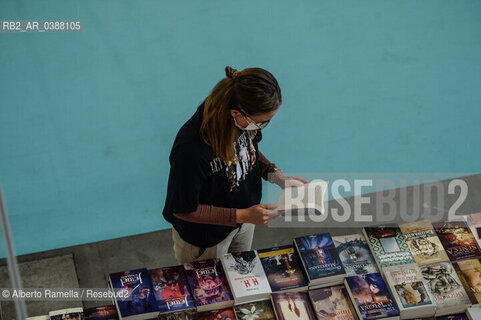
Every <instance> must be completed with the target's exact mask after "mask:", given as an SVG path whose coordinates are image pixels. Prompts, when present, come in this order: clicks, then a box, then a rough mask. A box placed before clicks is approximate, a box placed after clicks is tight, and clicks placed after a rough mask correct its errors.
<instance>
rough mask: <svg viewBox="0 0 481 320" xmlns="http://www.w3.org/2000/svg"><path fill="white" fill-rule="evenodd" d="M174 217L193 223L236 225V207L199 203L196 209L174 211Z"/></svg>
mask: <svg viewBox="0 0 481 320" xmlns="http://www.w3.org/2000/svg"><path fill="white" fill-rule="evenodd" d="M174 216H175V217H176V218H179V219H182V220H184V221H188V222H193V223H203V224H217V225H222V226H232V227H235V226H237V223H236V209H235V208H222V207H216V206H210V205H206V204H199V205H198V206H197V210H196V211H194V212H189V213H174Z"/></svg>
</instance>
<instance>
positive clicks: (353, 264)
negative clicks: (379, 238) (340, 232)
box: [332, 234, 379, 277]
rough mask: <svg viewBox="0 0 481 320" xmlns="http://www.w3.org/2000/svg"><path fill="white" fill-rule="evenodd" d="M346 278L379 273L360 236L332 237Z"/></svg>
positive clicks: (362, 237)
mask: <svg viewBox="0 0 481 320" xmlns="http://www.w3.org/2000/svg"><path fill="white" fill-rule="evenodd" d="M332 240H333V241H334V245H335V246H336V250H337V253H338V255H339V258H340V259H341V262H342V265H343V266H344V270H346V275H347V276H348V277H350V276H355V275H360V274H368V273H375V272H379V269H378V268H377V265H376V261H375V260H374V257H373V256H372V253H371V249H369V246H368V244H367V242H366V239H365V238H364V236H363V235H362V234H351V235H347V236H336V237H332Z"/></svg>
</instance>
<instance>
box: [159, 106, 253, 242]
mask: <svg viewBox="0 0 481 320" xmlns="http://www.w3.org/2000/svg"><path fill="white" fill-rule="evenodd" d="M204 102H205V101H204ZM204 102H202V104H201V105H200V106H199V107H198V108H197V111H196V112H195V113H194V115H193V116H192V117H191V118H190V119H189V120H188V121H187V122H186V123H185V124H184V125H183V126H182V127H181V128H180V130H179V132H178V133H177V136H176V138H175V141H174V144H173V146H172V151H171V153H170V157H169V162H170V173H169V181H168V185H167V196H166V200H165V206H164V210H163V215H164V218H165V219H166V220H167V221H168V222H170V223H171V224H172V225H173V227H174V228H175V230H177V232H178V233H179V235H180V236H181V237H182V239H184V240H185V241H187V242H189V243H190V244H192V245H195V246H198V247H204V248H206V247H211V246H214V245H216V244H218V243H219V242H221V241H222V240H224V239H225V238H226V237H227V235H228V234H229V233H230V232H231V231H232V230H234V229H235V228H236V227H229V226H220V225H211V224H199V223H191V222H187V221H184V220H182V219H178V218H176V217H175V216H174V215H173V214H174V213H176V214H182V213H189V212H194V211H196V210H197V205H199V204H207V205H212V206H217V207H224V208H237V209H244V208H248V207H250V206H253V205H256V204H259V203H260V201H261V197H262V180H261V171H260V169H259V165H258V161H257V159H258V148H257V143H258V142H259V141H260V140H261V139H262V135H261V132H260V131H254V132H248V131H243V130H240V129H239V137H238V139H237V141H236V142H235V143H234V148H235V152H236V155H237V158H238V159H239V161H237V162H235V163H233V164H231V165H230V166H227V165H226V163H224V162H223V161H222V160H220V159H219V158H217V157H215V156H214V153H213V150H212V147H210V146H209V145H208V144H206V143H205V141H204V140H203V139H202V137H201V134H200V126H201V123H202V118H203V116H202V115H203V111H204ZM219 134H222V133H221V132H219ZM252 134H253V136H252ZM249 135H251V136H250V137H249Z"/></svg>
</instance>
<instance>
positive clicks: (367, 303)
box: [346, 273, 399, 320]
mask: <svg viewBox="0 0 481 320" xmlns="http://www.w3.org/2000/svg"><path fill="white" fill-rule="evenodd" d="M346 289H347V291H348V293H349V295H350V297H351V299H352V301H353V302H354V307H355V309H356V312H357V315H358V317H359V318H361V319H364V320H372V319H390V320H395V319H399V309H398V308H397V306H396V304H395V302H394V299H393V298H392V296H391V294H390V292H389V290H388V287H387V285H386V283H385V282H384V280H383V278H382V276H381V274H380V273H370V274H365V275H357V276H351V277H347V278H346Z"/></svg>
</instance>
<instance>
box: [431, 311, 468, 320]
mask: <svg viewBox="0 0 481 320" xmlns="http://www.w3.org/2000/svg"><path fill="white" fill-rule="evenodd" d="M436 320H469V318H468V316H467V315H466V313H459V314H453V315H449V316H442V317H436ZM476 320H477V319H476Z"/></svg>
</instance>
